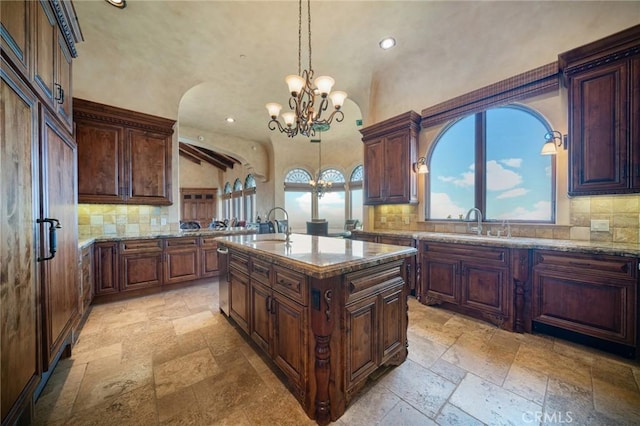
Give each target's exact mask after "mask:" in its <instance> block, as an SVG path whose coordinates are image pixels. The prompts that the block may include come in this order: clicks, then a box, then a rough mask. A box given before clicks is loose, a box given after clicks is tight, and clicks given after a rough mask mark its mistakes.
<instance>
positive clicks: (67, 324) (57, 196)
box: [40, 111, 79, 371]
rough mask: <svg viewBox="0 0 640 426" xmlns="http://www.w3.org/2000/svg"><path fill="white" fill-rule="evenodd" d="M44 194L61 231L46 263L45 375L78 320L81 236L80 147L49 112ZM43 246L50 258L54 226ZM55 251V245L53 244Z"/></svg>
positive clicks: (45, 228)
mask: <svg viewBox="0 0 640 426" xmlns="http://www.w3.org/2000/svg"><path fill="white" fill-rule="evenodd" d="M41 135H42V147H41V149H42V153H43V154H42V157H41V161H42V163H41V170H43V176H42V179H43V193H44V199H45V200H47V201H48V202H47V204H46V205H45V206H43V211H42V214H43V216H44V217H45V218H55V219H57V220H58V221H59V226H60V228H59V229H57V230H56V236H55V238H56V240H57V241H56V243H57V251H56V253H55V257H53V258H52V259H50V260H48V261H46V262H43V264H42V267H43V269H44V273H43V278H44V280H43V281H44V284H43V287H42V288H43V294H42V301H43V306H42V307H43V315H42V319H43V323H44V328H43V350H44V352H43V355H44V359H43V361H44V371H47V370H48V369H49V367H50V366H51V365H52V364H53V363H54V358H55V357H56V356H57V354H58V353H59V352H60V350H61V349H62V348H63V346H65V345H68V344H69V341H68V339H69V336H70V335H71V329H72V325H73V323H74V322H75V321H76V320H77V319H78V318H77V317H78V315H79V306H78V300H79V294H78V284H77V274H76V271H77V264H78V234H77V223H78V218H77V208H76V206H77V199H76V175H75V170H76V168H75V162H76V144H75V142H74V141H73V139H72V138H71V136H70V135H68V134H67V133H66V131H65V130H63V129H62V128H61V127H60V126H59V125H58V124H57V122H56V121H55V120H54V119H53V117H52V115H50V114H49V113H48V112H46V111H45V112H44V117H43V120H42V130H41ZM40 232H41V233H42V234H41V235H43V236H46V237H45V238H43V240H44V241H43V242H44V244H43V245H42V246H41V256H42V257H46V256H48V255H49V252H50V247H51V246H52V241H50V240H49V237H50V233H49V224H46V223H43V224H41V229H40ZM54 245H55V244H54Z"/></svg>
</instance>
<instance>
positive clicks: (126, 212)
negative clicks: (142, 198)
mask: <svg viewBox="0 0 640 426" xmlns="http://www.w3.org/2000/svg"><path fill="white" fill-rule="evenodd" d="M179 228H180V225H179V224H178V223H169V208H168V207H165V206H143V205H122V204H79V205H78V235H79V237H80V238H87V237H91V236H96V235H134V234H139V233H149V232H175V231H178V230H179Z"/></svg>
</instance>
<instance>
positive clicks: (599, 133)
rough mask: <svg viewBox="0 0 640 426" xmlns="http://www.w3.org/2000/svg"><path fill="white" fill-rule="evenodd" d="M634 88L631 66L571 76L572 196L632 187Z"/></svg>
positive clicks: (570, 164) (616, 65)
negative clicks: (630, 118)
mask: <svg viewBox="0 0 640 426" xmlns="http://www.w3.org/2000/svg"><path fill="white" fill-rule="evenodd" d="M628 87H629V83H628V66H627V63H626V62H621V63H617V64H613V65H609V66H605V67H601V68H597V69H594V70H593V71H589V72H585V73H582V74H578V75H576V76H574V77H572V78H571V80H570V109H569V110H570V111H571V115H570V129H571V133H570V135H571V137H570V146H569V155H570V161H569V170H570V173H569V194H570V195H580V194H582V195H584V194H598V193H600V194H604V193H615V192H624V191H625V190H626V189H627V187H628V180H629V174H630V173H631V170H629V165H628V154H629V153H628V151H627V146H628V132H629V123H628V121H627V120H628V117H627V111H628V108H629V106H628V101H629V98H628V96H629V95H628Z"/></svg>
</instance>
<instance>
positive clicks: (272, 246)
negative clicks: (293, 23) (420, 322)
mask: <svg viewBox="0 0 640 426" xmlns="http://www.w3.org/2000/svg"><path fill="white" fill-rule="evenodd" d="M217 242H218V246H219V247H226V248H227V249H228V252H229V254H228V264H229V269H228V274H227V277H226V278H227V279H228V281H229V316H230V317H231V318H232V319H233V320H234V321H235V322H236V323H237V324H238V326H239V327H240V328H241V329H242V330H244V332H245V333H247V335H248V336H250V337H251V339H252V340H253V341H254V342H255V343H256V344H257V345H258V346H259V347H260V348H261V349H262V350H263V351H264V352H265V353H266V354H267V355H268V357H270V358H271V359H272V360H273V362H274V364H275V365H276V366H277V367H278V368H279V370H280V371H282V373H284V377H286V384H287V385H288V387H289V389H290V390H291V392H292V393H293V394H294V395H295V397H296V398H297V399H298V401H299V402H300V404H301V405H302V407H303V408H304V410H305V411H306V413H307V415H308V416H309V417H310V418H312V419H315V420H316V421H317V423H318V424H327V423H329V422H330V421H335V420H337V419H338V418H339V417H340V416H341V415H342V414H343V413H344V411H345V409H346V407H347V406H348V405H349V403H350V401H351V400H352V398H353V396H354V395H355V394H356V393H357V392H358V390H360V389H361V388H362V387H363V386H364V384H365V383H366V380H367V378H368V377H369V376H370V375H371V373H373V372H374V371H376V370H378V369H379V368H381V367H383V366H388V365H398V364H401V363H402V362H403V361H404V360H405V359H406V357H407V295H408V289H407V285H406V281H405V276H406V259H407V258H409V257H411V256H413V255H415V253H416V249H415V248H413V247H401V246H394V245H388V244H377V243H368V242H363V241H353V240H349V239H341V238H328V237H320V236H311V235H301V234H293V235H291V237H290V241H288V240H287V239H286V237H285V235H284V234H261V235H247V236H230V237H221V238H218V239H217ZM220 279H224V277H220Z"/></svg>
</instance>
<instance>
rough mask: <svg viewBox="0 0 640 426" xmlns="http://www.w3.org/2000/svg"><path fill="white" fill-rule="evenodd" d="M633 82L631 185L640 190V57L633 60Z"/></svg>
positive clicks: (630, 122) (631, 75)
mask: <svg viewBox="0 0 640 426" xmlns="http://www.w3.org/2000/svg"><path fill="white" fill-rule="evenodd" d="M629 81H630V82H631V91H630V93H631V115H630V116H629V124H630V126H631V132H630V135H631V144H630V147H631V159H632V160H631V164H632V166H631V171H632V177H633V180H632V182H631V185H632V186H633V188H634V189H636V190H640V57H637V58H635V59H633V60H632V61H631V71H630V75H629Z"/></svg>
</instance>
